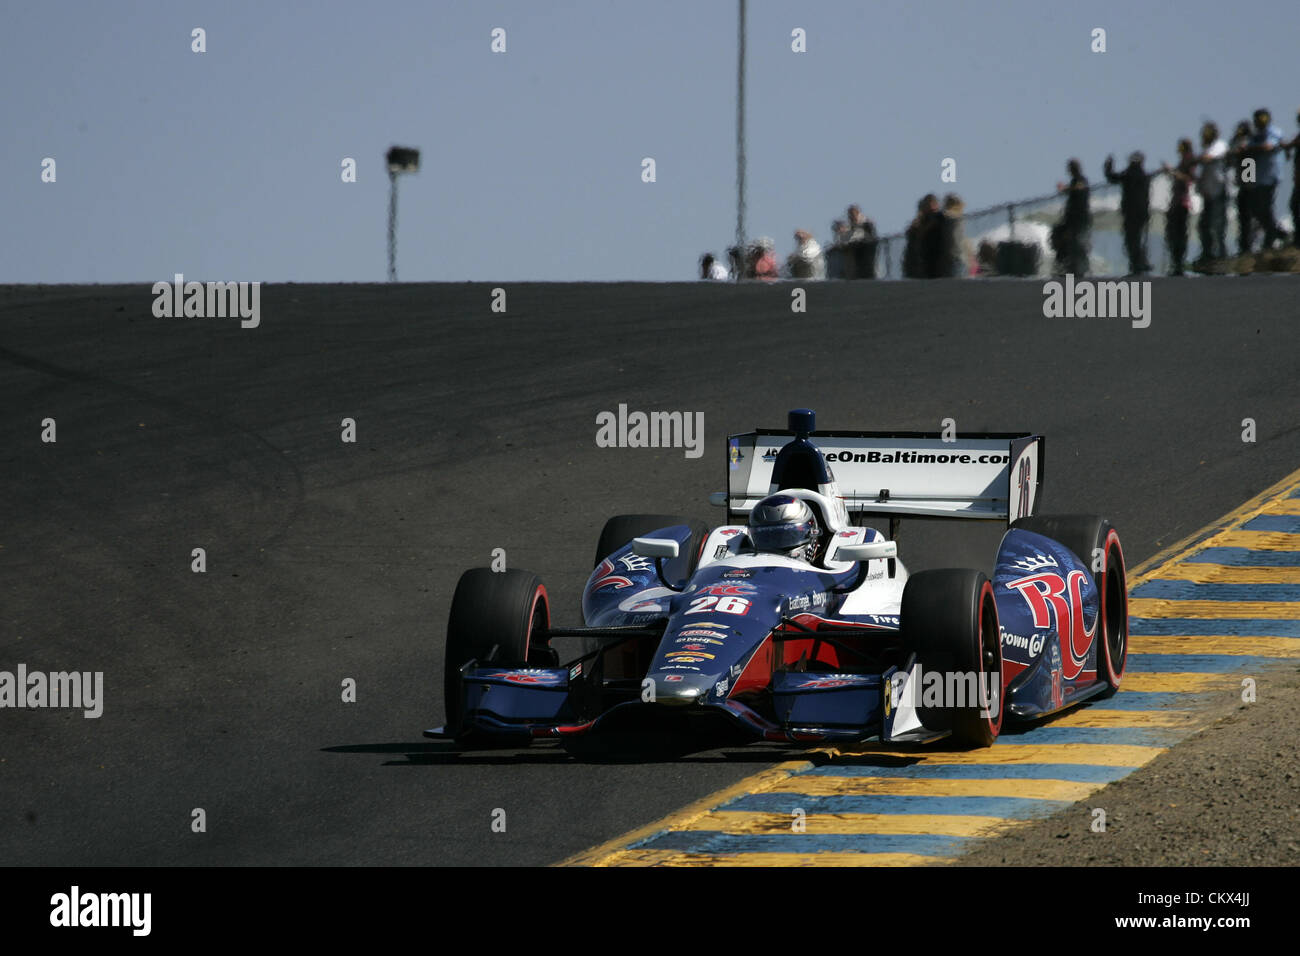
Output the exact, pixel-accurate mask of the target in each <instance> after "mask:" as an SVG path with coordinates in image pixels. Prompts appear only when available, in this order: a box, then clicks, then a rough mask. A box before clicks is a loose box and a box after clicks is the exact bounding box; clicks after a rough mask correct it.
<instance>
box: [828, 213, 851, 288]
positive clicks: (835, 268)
mask: <svg viewBox="0 0 1300 956" xmlns="http://www.w3.org/2000/svg"><path fill="white" fill-rule="evenodd" d="M848 237H849V227H848V224H847V223H845V221H844V220H843V219H836V220H835V221H834V222H832V223H831V245H830V248H829V249H827V250H826V278H828V279H845V278H848V273H847V272H846V271H845V262H844V260H845V258H846V256H847V252H846V248H845V247H846V245H847V243H848Z"/></svg>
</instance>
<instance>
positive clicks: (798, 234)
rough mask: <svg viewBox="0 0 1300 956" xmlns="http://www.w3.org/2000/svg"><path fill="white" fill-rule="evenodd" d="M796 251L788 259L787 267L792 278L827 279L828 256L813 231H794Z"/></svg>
mask: <svg viewBox="0 0 1300 956" xmlns="http://www.w3.org/2000/svg"><path fill="white" fill-rule="evenodd" d="M794 242H795V249H794V252H792V253H791V254H790V258H789V259H787V260H786V269H787V270H788V271H789V273H790V278H792V279H825V278H826V258H825V257H824V256H823V255H822V247H821V245H820V244H819V243H818V242H817V240H816V239H814V238H813V237H812V233H811V232H808V231H807V230H805V229H796V230H795V231H794Z"/></svg>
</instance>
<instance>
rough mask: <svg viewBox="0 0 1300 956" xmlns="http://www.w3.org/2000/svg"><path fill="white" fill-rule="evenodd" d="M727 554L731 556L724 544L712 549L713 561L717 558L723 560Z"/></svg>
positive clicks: (729, 550)
mask: <svg viewBox="0 0 1300 956" xmlns="http://www.w3.org/2000/svg"><path fill="white" fill-rule="evenodd" d="M729 554H731V549H730V548H729V547H727V546H726V545H725V544H720V545H718V546H717V547H716V548H714V549H713V557H714V559H715V560H716V559H718V558H725V557H726V556H727V555H729Z"/></svg>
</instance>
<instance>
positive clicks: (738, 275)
mask: <svg viewBox="0 0 1300 956" xmlns="http://www.w3.org/2000/svg"><path fill="white" fill-rule="evenodd" d="M727 260H728V261H729V262H730V263H731V277H732V278H733V279H737V280H739V279H750V278H753V277H752V276H750V275H749V274H748V273H747V271H746V268H745V267H746V265H747V263H746V261H745V257H744V256H743V255H741V252H740V247H739V246H728V247H727Z"/></svg>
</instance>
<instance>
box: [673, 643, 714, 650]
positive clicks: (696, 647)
mask: <svg viewBox="0 0 1300 956" xmlns="http://www.w3.org/2000/svg"><path fill="white" fill-rule="evenodd" d="M678 643H681V642H680V641H679V642H678ZM682 650H684V651H707V650H708V648H707V647H705V646H704V645H703V644H684V645H683V646H682Z"/></svg>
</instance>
